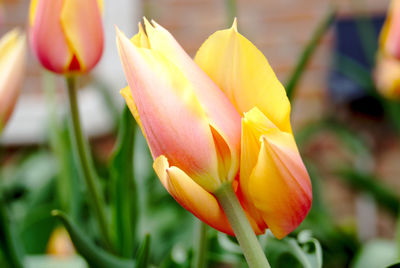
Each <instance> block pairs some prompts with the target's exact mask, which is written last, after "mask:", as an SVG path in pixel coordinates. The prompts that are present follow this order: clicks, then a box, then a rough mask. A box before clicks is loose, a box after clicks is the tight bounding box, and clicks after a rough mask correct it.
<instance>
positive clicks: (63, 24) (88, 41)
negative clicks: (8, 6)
mask: <svg viewBox="0 0 400 268" xmlns="http://www.w3.org/2000/svg"><path fill="white" fill-rule="evenodd" d="M101 9H102V0H85V1H82V0H32V2H31V7H30V17H29V38H30V45H31V48H32V50H33V51H34V53H35V54H36V57H37V58H38V59H39V61H40V63H41V64H42V65H43V66H44V67H45V68H46V69H48V70H50V71H52V72H55V73H59V74H68V73H74V72H77V73H85V72H88V71H90V70H91V69H92V68H93V67H94V66H95V65H96V64H97V62H98V61H99V60H100V57H101V55H102V52H103V26H102V18H101Z"/></svg>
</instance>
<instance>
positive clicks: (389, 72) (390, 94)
mask: <svg viewBox="0 0 400 268" xmlns="http://www.w3.org/2000/svg"><path fill="white" fill-rule="evenodd" d="M374 80H375V84H376V87H377V89H378V90H379V92H380V93H381V94H382V95H383V96H385V97H386V98H389V99H400V62H399V60H398V59H396V58H393V57H389V56H383V55H380V56H378V58H377V62H376V66H375V72H374Z"/></svg>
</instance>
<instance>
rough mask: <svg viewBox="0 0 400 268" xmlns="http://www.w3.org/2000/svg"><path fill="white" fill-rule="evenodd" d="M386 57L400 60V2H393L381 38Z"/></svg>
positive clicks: (381, 46)
mask: <svg viewBox="0 0 400 268" xmlns="http://www.w3.org/2000/svg"><path fill="white" fill-rule="evenodd" d="M379 46H380V51H382V53H383V54H384V55H385V56H391V57H395V58H397V59H400V1H399V0H392V2H391V4H390V8H389V11H388V14H387V17H386V21H385V23H384V25H383V28H382V30H381V34H380V38H379Z"/></svg>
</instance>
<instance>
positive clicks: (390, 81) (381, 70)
mask: <svg viewBox="0 0 400 268" xmlns="http://www.w3.org/2000/svg"><path fill="white" fill-rule="evenodd" d="M374 80H375V85H376V87H377V89H378V91H379V92H380V93H381V94H382V95H383V96H385V97H386V98H390V99H399V98H400V1H399V0H393V1H392V2H391V4H390V7H389V10H388V13H387V16H386V21H385V23H384V25H383V27H382V30H381V33H380V37H379V49H378V53H377V58H376V65H375V71H374Z"/></svg>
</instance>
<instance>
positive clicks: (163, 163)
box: [153, 156, 233, 235]
mask: <svg viewBox="0 0 400 268" xmlns="http://www.w3.org/2000/svg"><path fill="white" fill-rule="evenodd" d="M153 167H154V170H155V171H156V173H157V176H158V177H159V178H160V181H161V183H162V184H163V185H164V187H165V188H166V189H167V191H168V192H169V193H170V194H171V195H172V196H173V197H174V199H175V200H176V201H177V202H178V203H179V204H180V205H181V206H182V207H184V208H185V209H186V210H188V211H190V212H191V213H192V214H193V215H195V216H196V217H197V218H199V219H200V220H202V221H203V222H205V223H207V224H208V225H210V226H211V227H213V228H215V229H217V230H218V231H221V232H224V233H226V234H230V235H233V231H232V228H231V227H230V224H229V222H228V219H227V218H226V216H225V214H224V212H223V210H222V208H221V207H220V205H219V203H218V201H217V199H216V198H215V197H214V196H213V195H212V194H210V193H209V192H207V191H206V190H204V189H203V188H202V187H201V186H199V185H198V184H197V183H195V182H194V181H193V180H192V179H191V178H190V177H189V176H187V175H186V173H185V172H183V171H182V170H181V169H179V168H177V167H170V166H169V164H168V160H167V158H166V157H164V156H160V157H158V158H157V159H156V160H155V161H154V164H153Z"/></svg>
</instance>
